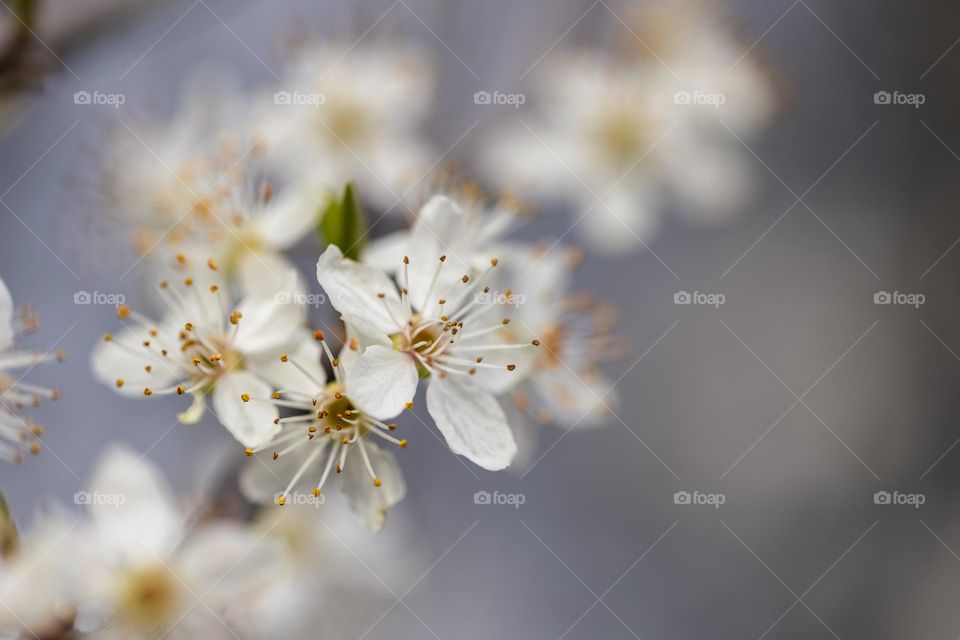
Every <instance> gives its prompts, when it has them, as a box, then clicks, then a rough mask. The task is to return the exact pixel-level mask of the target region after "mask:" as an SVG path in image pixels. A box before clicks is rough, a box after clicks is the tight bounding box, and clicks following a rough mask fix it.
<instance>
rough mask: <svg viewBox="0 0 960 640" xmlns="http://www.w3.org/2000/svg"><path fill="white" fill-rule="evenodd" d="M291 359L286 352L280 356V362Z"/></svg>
mask: <svg viewBox="0 0 960 640" xmlns="http://www.w3.org/2000/svg"><path fill="white" fill-rule="evenodd" d="M289 359H290V358H288V357H287V354H285V353H284V354H282V355H281V356H280V362H286V361H287V360H289Z"/></svg>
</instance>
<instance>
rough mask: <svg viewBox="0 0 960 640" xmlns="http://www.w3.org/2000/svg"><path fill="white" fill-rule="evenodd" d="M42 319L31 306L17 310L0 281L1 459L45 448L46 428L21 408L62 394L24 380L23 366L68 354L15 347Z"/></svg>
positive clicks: (13, 459) (17, 457)
mask: <svg viewBox="0 0 960 640" xmlns="http://www.w3.org/2000/svg"><path fill="white" fill-rule="evenodd" d="M38 322H39V321H38V319H37V316H36V315H35V314H34V313H33V312H32V311H31V310H30V309H29V308H26V307H25V308H23V310H22V311H21V312H19V313H17V312H16V311H15V309H14V306H13V299H12V298H11V296H10V291H9V290H8V289H7V287H6V285H5V284H4V283H3V280H0V459H2V460H7V461H9V462H20V461H21V460H22V459H23V454H24V453H25V452H30V453H31V454H37V453H39V452H40V448H41V447H40V443H39V438H40V437H42V436H43V427H42V426H40V425H39V424H37V423H31V422H28V421H27V420H26V419H25V418H24V417H23V416H22V415H20V409H22V408H23V407H25V406H37V405H39V404H40V403H41V402H42V401H43V400H45V399H46V400H54V399H56V398H58V397H59V395H60V392H59V391H57V390H56V389H47V388H44V387H40V386H37V385H34V384H30V383H29V382H25V381H24V380H23V375H24V374H22V373H21V370H22V369H25V368H32V367H34V366H36V365H38V364H41V363H43V362H49V361H51V360H63V358H64V357H65V355H64V352H63V351H60V350H57V351H48V352H47V353H37V352H33V351H26V350H23V349H20V348H18V347H16V346H15V344H14V338H16V337H17V336H18V335H20V334H23V333H29V332H31V331H33V330H34V329H36V327H37V325H38Z"/></svg>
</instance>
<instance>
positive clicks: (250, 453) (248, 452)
mask: <svg viewBox="0 0 960 640" xmlns="http://www.w3.org/2000/svg"><path fill="white" fill-rule="evenodd" d="M243 455H245V456H247V457H248V458H252V457H253V449H251V448H250V447H247V448H246V449H244V450H243Z"/></svg>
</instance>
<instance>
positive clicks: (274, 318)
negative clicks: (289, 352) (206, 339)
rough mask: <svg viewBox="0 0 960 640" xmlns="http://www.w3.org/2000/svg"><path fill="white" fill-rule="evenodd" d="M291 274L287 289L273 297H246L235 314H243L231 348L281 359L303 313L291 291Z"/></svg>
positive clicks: (302, 317) (303, 315) (301, 320)
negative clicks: (238, 312) (281, 354)
mask: <svg viewBox="0 0 960 640" xmlns="http://www.w3.org/2000/svg"><path fill="white" fill-rule="evenodd" d="M293 277H295V276H293V272H291V273H290V275H289V277H288V280H287V283H288V285H290V288H281V289H278V290H277V293H276V294H275V295H272V296H251V297H248V298H246V299H245V300H244V301H243V302H242V303H240V306H239V307H238V311H240V313H241V314H243V317H242V318H240V325H239V327H238V329H237V335H236V337H235V338H234V342H233V344H234V346H235V347H236V348H237V349H239V350H240V351H242V352H243V353H245V354H265V355H274V354H276V355H277V357H279V356H280V353H281V352H282V351H283V350H285V349H286V347H287V346H288V345H289V344H290V337H291V335H292V334H294V333H296V331H297V330H298V329H300V328H301V327H302V326H303V324H304V322H305V320H306V312H305V310H304V308H303V305H301V304H300V303H299V297H298V295H297V293H296V290H295V289H294V288H293V286H292V285H293V280H291V279H290V278H293Z"/></svg>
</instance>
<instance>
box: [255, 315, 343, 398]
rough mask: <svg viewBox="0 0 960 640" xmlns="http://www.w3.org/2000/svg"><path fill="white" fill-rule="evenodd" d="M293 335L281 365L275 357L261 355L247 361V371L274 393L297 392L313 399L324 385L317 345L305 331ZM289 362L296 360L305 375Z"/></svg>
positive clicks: (318, 346) (324, 373)
mask: <svg viewBox="0 0 960 640" xmlns="http://www.w3.org/2000/svg"><path fill="white" fill-rule="evenodd" d="M297 336H298V337H297V338H296V339H295V340H293V342H294V344H295V345H296V346H295V347H294V348H293V349H292V350H290V351H287V356H288V361H287V362H281V361H280V355H278V354H264V355H263V356H258V357H254V358H249V359H248V363H247V368H248V369H250V370H251V371H256V372H257V375H258V376H260V377H261V378H263V379H264V380H266V381H267V382H269V383H270V384H272V385H273V387H274V389H276V390H283V391H299V392H301V393H303V394H306V395H308V396H313V395H315V394H317V393H318V392H319V391H320V390H321V389H322V388H323V386H324V385H325V384H326V382H327V372H326V371H325V370H324V368H323V366H322V365H321V364H320V345H319V344H318V343H317V341H316V340H314V339H313V336H311V335H309V334H308V333H306V332H302V331H301V332H298V333H297ZM290 360H293V361H296V363H297V365H299V367H303V369H305V370H306V371H307V373H306V374H305V373H304V372H303V371H301V370H300V368H299V367H298V366H297V365H294V364H293V362H290ZM307 374H309V375H307Z"/></svg>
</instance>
